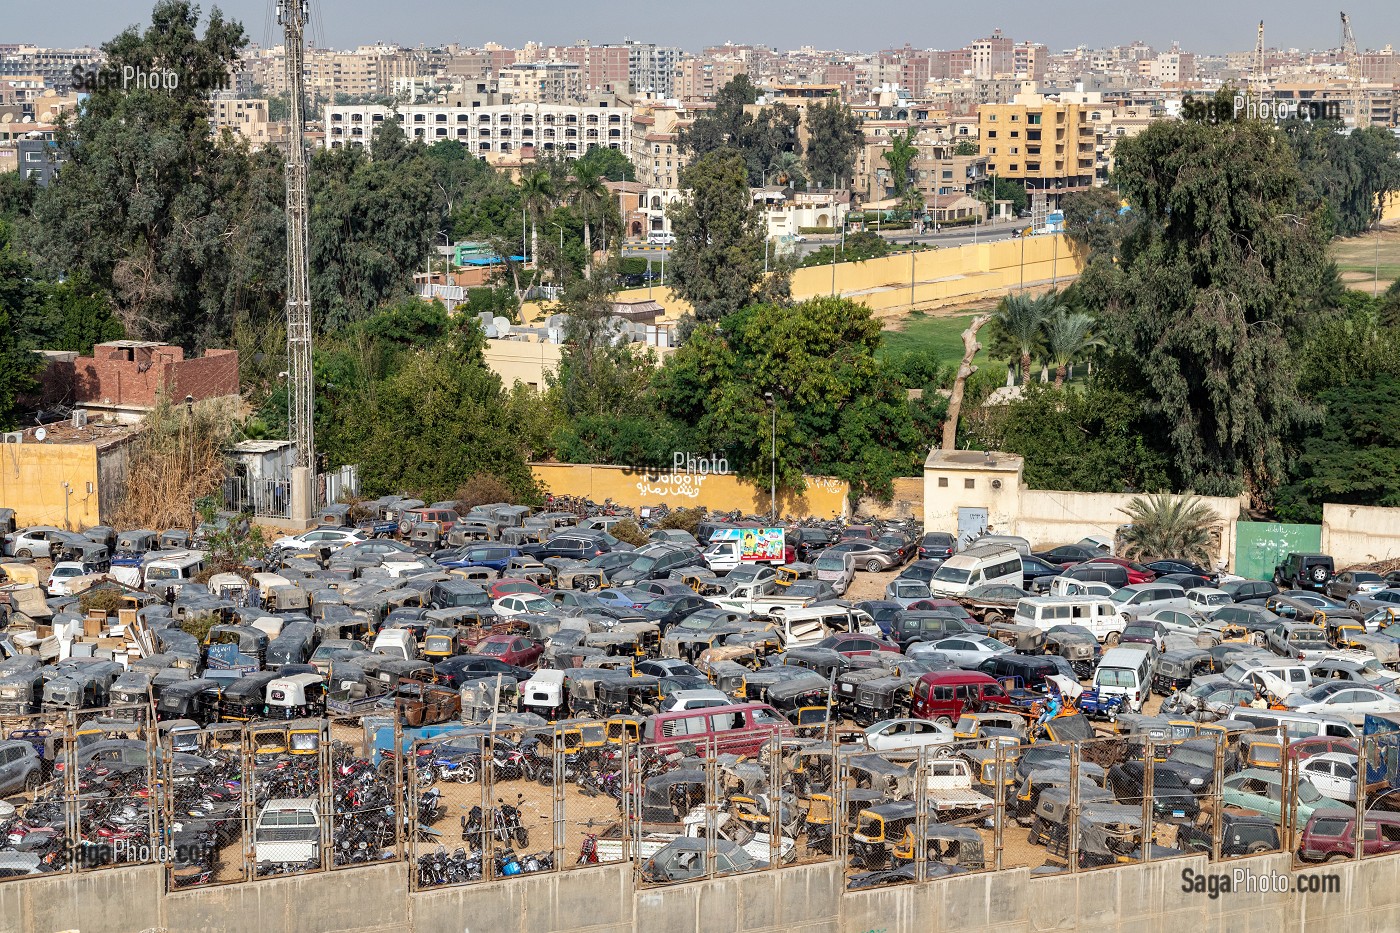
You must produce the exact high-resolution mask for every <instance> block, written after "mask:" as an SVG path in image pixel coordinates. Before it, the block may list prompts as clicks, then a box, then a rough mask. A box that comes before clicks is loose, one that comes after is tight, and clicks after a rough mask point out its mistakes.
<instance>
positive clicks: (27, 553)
mask: <svg viewBox="0 0 1400 933" xmlns="http://www.w3.org/2000/svg"><path fill="white" fill-rule="evenodd" d="M15 556H16V557H21V558H23V559H25V560H33V559H34V552H33V551H31V550H29V548H27V547H26V548H20V549H19V550H18V551H16V552H15Z"/></svg>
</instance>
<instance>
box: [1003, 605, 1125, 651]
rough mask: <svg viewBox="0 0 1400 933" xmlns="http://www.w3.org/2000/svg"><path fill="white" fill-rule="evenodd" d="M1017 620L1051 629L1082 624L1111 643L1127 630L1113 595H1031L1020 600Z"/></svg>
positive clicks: (1096, 635) (1043, 629)
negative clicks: (1096, 596)
mask: <svg viewBox="0 0 1400 933" xmlns="http://www.w3.org/2000/svg"><path fill="white" fill-rule="evenodd" d="M1016 622H1017V623H1019V624H1021V625H1033V626H1035V627H1036V628H1038V629H1040V630H1041V631H1049V630H1050V629H1052V628H1054V627H1055V626H1057V625H1082V626H1084V627H1085V628H1086V629H1088V630H1089V631H1091V632H1093V633H1094V637H1095V638H1097V639H1098V640H1099V641H1101V642H1108V643H1110V644H1112V643H1115V642H1117V641H1118V636H1119V635H1122V634H1123V626H1124V622H1123V618H1122V616H1120V615H1119V614H1118V607H1117V606H1116V605H1114V603H1113V601H1112V600H1110V599H1093V598H1085V597H1075V596H1030V597H1027V598H1025V599H1022V600H1021V601H1020V602H1018V603H1016Z"/></svg>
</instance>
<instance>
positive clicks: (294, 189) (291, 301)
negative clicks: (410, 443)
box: [277, 0, 316, 476]
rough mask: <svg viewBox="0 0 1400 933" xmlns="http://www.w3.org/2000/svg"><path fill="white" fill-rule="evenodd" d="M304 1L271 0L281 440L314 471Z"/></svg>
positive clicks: (306, 0) (314, 433) (297, 460)
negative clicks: (282, 335)
mask: <svg viewBox="0 0 1400 933" xmlns="http://www.w3.org/2000/svg"><path fill="white" fill-rule="evenodd" d="M308 4H309V0H277V22H278V23H280V24H281V26H282V34H283V37H284V40H285V43H286V53H287V54H286V69H287V71H286V78H287V98H288V102H289V104H290V107H289V111H290V112H289V114H288V123H289V127H288V138H287V386H288V392H289V393H290V395H291V398H290V400H289V404H288V419H287V420H288V425H287V439H288V440H290V441H291V442H292V443H293V444H294V445H295V446H296V465H297V466H299V467H307V468H309V469H310V470H311V471H312V476H314V475H315V470H316V429H315V425H314V421H313V417H314V415H315V409H316V406H315V395H314V392H313V386H312V379H311V289H310V284H309V281H308V279H309V273H308V271H307V252H308V251H307V235H306V227H307V223H306V218H307V214H308V209H307V199H306V142H305V139H304V138H303V135H302V132H303V128H304V125H305V120H304V115H303V112H302V109H303V106H304V103H305V87H304V83H305V82H304V77H303V69H302V62H303V55H304V49H305V46H304V39H305V28H306V20H307V8H308Z"/></svg>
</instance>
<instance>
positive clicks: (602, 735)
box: [551, 719, 608, 768]
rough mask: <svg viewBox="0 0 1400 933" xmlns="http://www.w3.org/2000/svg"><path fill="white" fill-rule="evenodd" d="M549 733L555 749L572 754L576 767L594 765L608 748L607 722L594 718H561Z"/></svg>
mask: <svg viewBox="0 0 1400 933" xmlns="http://www.w3.org/2000/svg"><path fill="white" fill-rule="evenodd" d="M551 735H552V738H553V745H554V749H555V751H561V752H563V753H564V754H565V755H568V756H574V757H575V759H576V761H575V764H576V765H577V766H578V767H583V768H591V767H596V766H597V765H598V764H600V763H601V762H602V760H603V754H604V752H606V751H607V750H608V724H607V723H606V722H600V721H598V720H596V719H561V720H559V721H558V722H556V723H555V724H554V726H553V729H552V730H551Z"/></svg>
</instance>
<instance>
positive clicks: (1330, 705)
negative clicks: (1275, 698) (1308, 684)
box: [1284, 680, 1400, 722]
mask: <svg viewBox="0 0 1400 933" xmlns="http://www.w3.org/2000/svg"><path fill="white" fill-rule="evenodd" d="M1284 702H1285V703H1287V705H1288V708H1289V709H1291V710H1293V711H1294V712H1297V713H1330V714H1332V715H1333V716H1341V717H1342V718H1343V719H1347V720H1350V721H1352V722H1360V721H1361V719H1362V717H1364V716H1365V715H1366V714H1367V713H1394V712H1400V697H1397V696H1395V695H1394V694H1393V693H1382V692H1381V691H1379V690H1377V689H1375V688H1374V687H1363V686H1361V685H1359V684H1353V683H1349V682H1347V681H1345V680H1333V681H1329V682H1327V683H1325V684H1319V685H1317V686H1316V687H1313V688H1312V689H1310V690H1304V691H1303V692H1302V693H1295V694H1293V695H1292V696H1290V697H1289V698H1288V699H1287V700H1285V701H1284Z"/></svg>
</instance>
